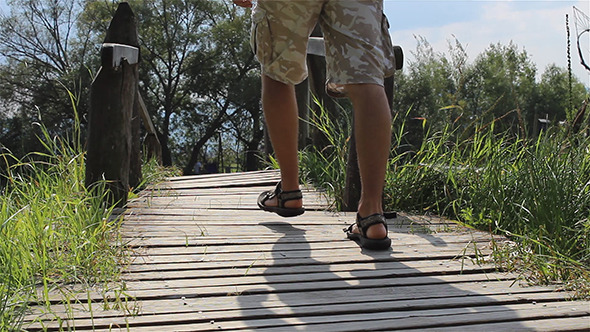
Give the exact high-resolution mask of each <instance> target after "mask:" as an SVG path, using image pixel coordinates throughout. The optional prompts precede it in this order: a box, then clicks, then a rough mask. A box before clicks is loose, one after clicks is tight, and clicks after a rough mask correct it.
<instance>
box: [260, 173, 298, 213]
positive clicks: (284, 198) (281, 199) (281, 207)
mask: <svg viewBox="0 0 590 332" xmlns="http://www.w3.org/2000/svg"><path fill="white" fill-rule="evenodd" d="M274 197H276V198H277V203H278V206H266V205H264V203H266V201H268V200H270V199H273V198H274ZM302 198H303V195H302V194H301V190H299V189H297V190H291V191H283V190H282V189H281V182H279V183H278V184H277V186H276V188H275V189H274V190H268V191H265V192H263V193H262V194H260V196H258V207H259V208H261V209H262V210H264V211H267V212H274V213H276V214H278V215H279V216H281V217H295V216H299V215H302V214H303V213H304V212H305V209H304V208H302V207H301V208H288V207H285V202H288V201H294V200H298V199H302Z"/></svg>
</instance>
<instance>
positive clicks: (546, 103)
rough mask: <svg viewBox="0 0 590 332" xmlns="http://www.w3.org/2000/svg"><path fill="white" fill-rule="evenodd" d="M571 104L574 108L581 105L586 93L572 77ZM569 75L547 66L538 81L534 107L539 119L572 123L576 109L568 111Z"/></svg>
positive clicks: (553, 65) (553, 66) (558, 68)
mask: <svg viewBox="0 0 590 332" xmlns="http://www.w3.org/2000/svg"><path fill="white" fill-rule="evenodd" d="M572 79H573V82H572V103H573V105H574V107H579V106H580V105H582V102H583V101H584V99H586V98H587V96H588V91H587V90H586V88H585V87H584V84H583V83H581V82H580V81H579V80H578V79H577V78H575V77H572ZM568 99H569V74H568V72H567V70H566V69H565V68H560V67H558V66H556V65H555V64H552V65H549V66H547V68H546V69H545V72H543V75H541V80H540V81H539V100H538V104H537V106H536V109H537V114H538V115H539V117H540V118H548V119H549V120H551V121H552V122H555V123H556V122H559V121H564V120H568V121H572V120H573V117H574V116H575V114H576V111H577V110H576V109H573V110H571V109H569V100H568Z"/></svg>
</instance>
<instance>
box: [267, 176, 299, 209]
mask: <svg viewBox="0 0 590 332" xmlns="http://www.w3.org/2000/svg"><path fill="white" fill-rule="evenodd" d="M274 196H276V197H277V201H278V205H279V207H281V208H284V207H285V202H288V201H294V200H298V199H303V194H302V193H301V189H297V190H290V191H283V190H282V189H281V182H280V181H279V183H277V187H276V188H275V192H274ZM274 196H273V197H274ZM271 198H272V197H271Z"/></svg>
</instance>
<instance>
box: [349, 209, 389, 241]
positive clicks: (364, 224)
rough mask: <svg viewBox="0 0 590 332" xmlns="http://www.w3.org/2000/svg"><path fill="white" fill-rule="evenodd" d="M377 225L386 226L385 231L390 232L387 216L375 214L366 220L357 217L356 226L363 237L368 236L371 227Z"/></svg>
mask: <svg viewBox="0 0 590 332" xmlns="http://www.w3.org/2000/svg"><path fill="white" fill-rule="evenodd" d="M377 224H382V225H383V226H385V230H388V229H387V222H386V220H385V216H384V215H383V214H381V213H375V214H372V215H370V216H368V217H365V218H361V217H360V216H359V215H358V214H357V215H356V225H357V227H358V229H359V230H360V232H361V235H362V236H366V234H367V230H368V229H369V227H371V226H373V225H377Z"/></svg>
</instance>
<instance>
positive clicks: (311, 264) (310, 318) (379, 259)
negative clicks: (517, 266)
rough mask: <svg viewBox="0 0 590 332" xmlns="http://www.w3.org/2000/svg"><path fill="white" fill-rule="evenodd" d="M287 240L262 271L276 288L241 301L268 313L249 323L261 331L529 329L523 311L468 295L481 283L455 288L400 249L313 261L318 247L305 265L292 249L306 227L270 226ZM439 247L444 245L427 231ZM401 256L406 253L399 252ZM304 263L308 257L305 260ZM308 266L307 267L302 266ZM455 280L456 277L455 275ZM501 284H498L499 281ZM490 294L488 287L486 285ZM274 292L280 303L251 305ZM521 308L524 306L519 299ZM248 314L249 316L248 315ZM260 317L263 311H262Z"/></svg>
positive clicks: (302, 240)
mask: <svg viewBox="0 0 590 332" xmlns="http://www.w3.org/2000/svg"><path fill="white" fill-rule="evenodd" d="M261 224H262V225H264V226H266V227H268V228H269V229H270V230H272V231H273V232H275V233H280V234H282V237H281V238H280V239H279V240H278V241H277V242H276V243H275V244H274V246H273V248H272V257H273V259H274V263H273V264H272V265H271V266H270V267H268V268H267V269H266V270H265V272H264V273H263V275H264V277H265V279H266V280H267V285H268V286H270V287H272V288H273V290H272V291H270V292H268V291H267V289H266V288H265V289H256V288H252V289H250V290H246V291H244V292H243V296H241V297H240V298H239V299H240V301H241V302H242V304H243V307H244V308H252V307H257V308H266V310H267V312H265V313H262V314H260V313H259V317H260V318H259V319H256V317H252V319H251V320H247V321H245V322H246V323H247V324H248V325H249V326H250V327H251V328H253V329H256V330H265V331H266V330H268V331H286V330H291V329H293V330H295V329H303V330H307V331H359V330H371V331H375V330H397V329H425V328H436V329H441V328H445V327H449V328H450V327H458V326H463V327H465V325H469V324H474V323H478V322H486V321H490V322H493V321H499V322H512V323H511V324H510V329H511V330H513V331H514V330H524V329H525V327H524V326H522V325H520V324H519V323H518V322H517V320H518V314H517V313H516V312H515V311H514V310H512V309H511V308H509V307H506V306H504V305H502V304H500V303H498V302H497V301H496V300H495V299H493V298H490V297H487V296H486V295H483V294H481V293H476V292H473V291H470V290H469V288H470V287H469V286H471V287H474V288H476V287H478V288H481V285H478V283H481V282H484V283H487V282H492V283H494V281H493V278H494V277H496V276H495V275H490V278H492V279H490V280H489V281H488V280H485V278H484V280H482V279H481V278H479V279H478V278H476V279H475V280H474V281H473V282H472V283H471V284H468V285H462V287H460V288H457V287H454V285H453V283H454V282H459V281H460V279H464V278H458V279H457V280H455V281H448V280H445V279H441V278H437V277H434V276H428V273H424V272H421V271H419V270H416V269H413V268H411V267H408V266H406V265H405V264H404V262H403V259H398V258H396V244H395V243H394V245H393V249H392V250H390V251H386V252H373V251H367V250H362V251H361V249H360V248H359V253H358V256H357V257H352V256H349V257H348V259H339V257H338V256H337V255H338V253H337V251H335V252H334V254H335V255H336V256H335V257H334V260H333V261H332V262H326V261H325V260H323V261H319V260H316V259H314V258H313V255H312V249H311V247H310V246H309V245H308V246H307V247H299V248H300V249H299V250H298V252H297V257H298V261H299V262H300V263H299V264H298V263H294V264H291V263H289V259H288V258H289V255H291V254H293V244H294V243H299V244H309V243H310V242H309V241H308V239H306V230H305V229H302V228H298V227H295V226H292V225H291V224H289V223H285V222H264V223H261ZM422 236H423V237H425V238H427V239H429V240H430V243H432V244H433V245H434V246H438V247H445V246H446V243H445V242H444V240H441V239H439V238H436V237H435V236H432V235H427V234H423V235H422ZM397 253H399V254H402V253H401V252H397ZM301 258H303V260H301ZM302 263H303V264H302ZM450 279H452V278H450ZM495 282H499V281H495ZM483 287H484V289H485V286H483ZM266 292H268V293H272V294H275V295H276V296H277V298H278V300H270V301H267V300H269V299H267V300H262V299H261V298H260V297H259V296H258V297H256V298H257V299H258V300H260V302H259V303H252V302H250V298H249V297H248V296H246V295H247V294H248V293H251V294H261V293H266ZM515 302H516V303H518V301H515ZM247 311H248V310H247V309H245V312H244V316H246V317H247V316H249V314H248V312H247ZM258 311H259V312H260V310H258Z"/></svg>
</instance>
